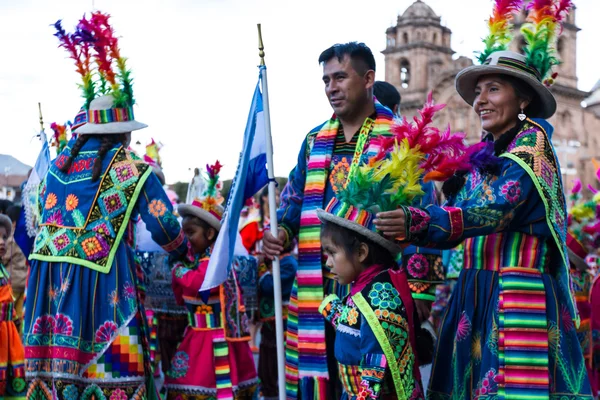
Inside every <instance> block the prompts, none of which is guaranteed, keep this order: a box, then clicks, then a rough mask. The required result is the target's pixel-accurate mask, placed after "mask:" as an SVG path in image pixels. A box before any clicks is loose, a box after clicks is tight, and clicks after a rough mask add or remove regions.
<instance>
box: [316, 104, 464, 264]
mask: <svg viewBox="0 0 600 400" xmlns="http://www.w3.org/2000/svg"><path fill="white" fill-rule="evenodd" d="M444 107H445V105H443V104H440V105H436V104H434V102H433V98H432V95H431V93H430V94H429V95H428V97H427V103H425V105H424V107H423V108H422V109H421V110H419V114H420V116H418V117H415V118H414V122H409V121H408V120H407V119H406V118H403V119H402V120H401V122H399V123H396V124H395V125H393V126H392V129H391V131H392V136H391V137H386V138H380V139H378V140H379V143H378V144H379V146H380V149H381V150H380V151H379V153H378V154H377V155H376V156H374V157H373V158H371V159H370V160H369V162H368V164H366V165H363V166H361V167H360V168H358V169H357V171H356V173H355V175H354V176H351V177H348V180H349V183H348V185H346V187H345V188H342V189H341V190H340V191H339V192H338V194H337V196H336V197H334V198H332V199H331V201H330V202H329V204H328V205H327V207H326V208H325V210H318V211H317V215H318V216H319V218H320V219H321V220H322V221H327V222H332V223H334V224H338V225H340V226H343V227H345V228H348V229H350V230H353V231H356V232H358V233H360V234H362V235H363V236H365V237H367V238H369V239H371V240H373V241H374V242H375V243H378V244H379V245H381V246H383V247H384V248H385V249H387V250H388V251H390V252H391V253H392V254H396V253H398V252H399V251H400V247H399V246H398V245H396V244H395V243H393V242H391V241H389V240H387V239H385V238H383V236H381V235H380V234H379V233H378V232H377V229H376V228H375V225H374V224H373V220H374V216H375V215H376V213H378V212H380V211H390V210H395V209H398V208H399V207H400V206H408V205H412V204H413V203H414V202H415V200H416V199H417V198H418V197H419V196H421V195H423V193H424V192H423V190H422V188H421V182H422V181H427V180H444V179H446V178H448V177H449V176H452V175H453V174H454V173H455V172H456V171H457V170H463V169H469V168H470V163H469V160H470V157H471V151H470V150H469V149H468V148H467V147H466V146H465V143H464V138H465V134H464V133H456V134H452V133H450V127H448V128H447V129H446V130H445V131H444V132H440V130H438V129H436V128H434V127H432V126H431V122H432V120H433V116H434V115H435V113H436V112H438V111H439V110H441V109H442V108H444Z"/></svg>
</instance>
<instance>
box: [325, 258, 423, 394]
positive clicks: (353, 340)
mask: <svg viewBox="0 0 600 400" xmlns="http://www.w3.org/2000/svg"><path fill="white" fill-rule="evenodd" d="M390 274H391V273H390V272H389V271H387V270H384V271H383V272H380V273H379V274H377V275H376V276H375V277H374V278H373V279H372V280H371V282H368V283H367V284H366V286H364V288H362V289H361V290H359V291H358V292H357V293H356V294H354V295H352V296H348V297H346V298H345V299H343V300H339V298H338V297H337V296H336V295H334V294H332V295H329V296H328V297H326V298H325V299H324V300H323V302H322V303H321V306H320V310H321V312H322V314H323V316H324V317H325V319H326V320H327V321H328V322H330V323H331V324H332V325H333V326H334V328H335V329H336V341H335V357H336V359H337V361H338V363H339V364H340V368H339V371H340V380H341V381H342V384H343V386H344V389H345V392H346V394H347V395H348V398H350V399H376V398H387V397H390V398H391V397H394V398H396V397H397V398H399V399H409V398H410V399H422V398H423V392H422V388H421V383H420V375H419V373H418V367H417V366H416V361H415V357H414V354H413V347H412V344H411V343H412V340H411V331H412V327H411V326H410V321H409V318H408V316H407V312H408V310H407V308H406V306H405V305H406V303H405V301H406V300H408V301H409V302H411V303H412V299H411V296H410V291H409V289H408V287H406V288H405V290H404V292H403V294H401V293H400V292H399V290H398V289H397V288H396V286H397V282H395V281H394V280H393V279H392V277H391V275H390ZM357 281H358V279H357ZM404 285H406V278H404ZM411 310H412V308H411Z"/></svg>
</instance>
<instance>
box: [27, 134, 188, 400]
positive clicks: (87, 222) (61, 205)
mask: <svg viewBox="0 0 600 400" xmlns="http://www.w3.org/2000/svg"><path fill="white" fill-rule="evenodd" d="M73 144H74V141H71V142H70V143H69V145H68V146H67V147H66V148H65V149H64V151H63V152H62V153H61V154H59V156H58V157H57V158H56V160H54V162H53V163H52V165H51V167H50V171H49V172H48V175H47V177H46V179H45V180H44V182H42V184H41V187H40V192H39V200H40V203H39V208H40V210H39V214H40V215H39V218H38V220H39V222H40V231H39V232H38V234H37V237H36V240H35V245H34V249H33V251H32V254H31V257H30V259H31V270H30V279H29V285H28V288H27V300H26V315H25V326H24V333H25V336H24V345H25V352H26V359H27V368H26V374H27V378H28V380H29V382H30V383H29V394H30V395H31V396H32V398H34V397H35V398H47V399H54V398H58V399H76V398H80V397H81V398H89V397H90V396H92V395H95V397H96V399H104V398H125V397H126V398H133V397H134V396H140V397H145V398H156V395H157V394H156V390H155V388H154V384H153V381H152V374H151V371H150V364H149V361H150V360H149V354H148V350H149V349H148V343H147V327H146V324H145V315H144V310H143V305H142V304H141V301H140V298H139V292H138V288H137V286H138V283H139V282H138V277H137V274H136V263H135V258H134V250H133V248H132V247H131V244H132V239H133V225H134V221H136V220H137V218H138V216H141V218H142V219H143V220H144V222H145V223H146V226H147V228H148V230H149V231H150V232H152V238H153V240H154V241H155V242H156V243H158V244H160V245H161V246H162V247H163V248H164V249H165V250H166V251H167V252H169V253H170V254H171V255H173V256H177V257H182V256H184V255H185V254H186V252H187V241H186V240H185V238H184V236H183V234H182V231H181V228H180V225H179V223H178V221H177V219H176V218H175V217H174V216H173V214H172V208H171V203H170V201H169V199H168V198H167V196H166V194H165V192H164V190H163V189H162V187H161V185H160V183H159V181H158V179H157V178H156V176H155V175H154V174H153V173H152V170H151V168H149V166H148V165H147V164H145V163H144V162H143V161H141V160H139V159H138V158H137V157H136V156H135V155H134V154H132V153H131V152H130V151H128V150H127V149H125V148H123V147H122V146H121V145H120V144H118V145H114V146H113V148H111V149H110V150H109V151H108V152H107V153H106V155H105V157H104V159H103V162H102V171H103V172H102V174H101V176H100V179H98V180H97V181H96V182H92V180H91V177H92V167H93V165H94V160H95V159H96V157H97V155H98V149H99V148H100V145H101V141H100V139H99V138H97V137H94V136H90V138H89V139H88V141H87V143H85V144H84V146H83V147H82V149H81V151H80V152H79V154H78V155H77V157H75V158H74V159H73V162H72V165H71V167H70V169H69V171H68V172H67V173H63V172H61V171H60V169H59V168H60V167H61V166H62V165H64V163H65V161H66V160H67V158H68V156H69V155H70V152H71V147H72V146H73Z"/></svg>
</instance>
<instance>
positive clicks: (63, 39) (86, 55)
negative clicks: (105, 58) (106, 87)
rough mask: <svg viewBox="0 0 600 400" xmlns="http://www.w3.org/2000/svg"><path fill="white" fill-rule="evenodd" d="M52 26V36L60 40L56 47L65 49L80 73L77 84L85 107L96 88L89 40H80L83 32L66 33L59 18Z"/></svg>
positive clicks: (91, 98) (93, 95) (94, 93)
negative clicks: (79, 80)
mask: <svg viewBox="0 0 600 400" xmlns="http://www.w3.org/2000/svg"><path fill="white" fill-rule="evenodd" d="M54 28H55V29H56V33H55V34H54V36H56V37H57V38H58V40H59V42H60V44H59V45H58V47H62V48H64V49H65V50H67V52H68V53H69V57H70V58H71V59H73V60H74V61H75V67H76V70H77V73H78V74H80V75H81V80H82V83H81V84H79V86H80V88H81V89H82V91H83V98H84V99H85V107H86V108H87V107H88V106H89V105H90V103H91V101H92V100H93V99H94V97H95V96H96V89H95V85H94V81H93V79H92V67H91V54H90V46H91V41H85V40H82V35H83V34H82V33H81V32H75V33H72V34H70V33H67V32H66V31H65V30H64V29H63V27H62V21H61V20H58V21H56V23H55V24H54Z"/></svg>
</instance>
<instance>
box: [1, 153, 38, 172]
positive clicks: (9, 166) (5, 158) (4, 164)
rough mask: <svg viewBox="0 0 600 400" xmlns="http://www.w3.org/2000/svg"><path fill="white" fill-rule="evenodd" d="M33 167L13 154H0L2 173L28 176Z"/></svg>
mask: <svg viewBox="0 0 600 400" xmlns="http://www.w3.org/2000/svg"><path fill="white" fill-rule="evenodd" d="M29 170H31V167H30V166H29V165H27V164H23V163H22V162H21V161H19V160H17V159H16V158H14V157H13V156H10V155H8V154H0V175H4V176H27V174H28V173H29Z"/></svg>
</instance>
